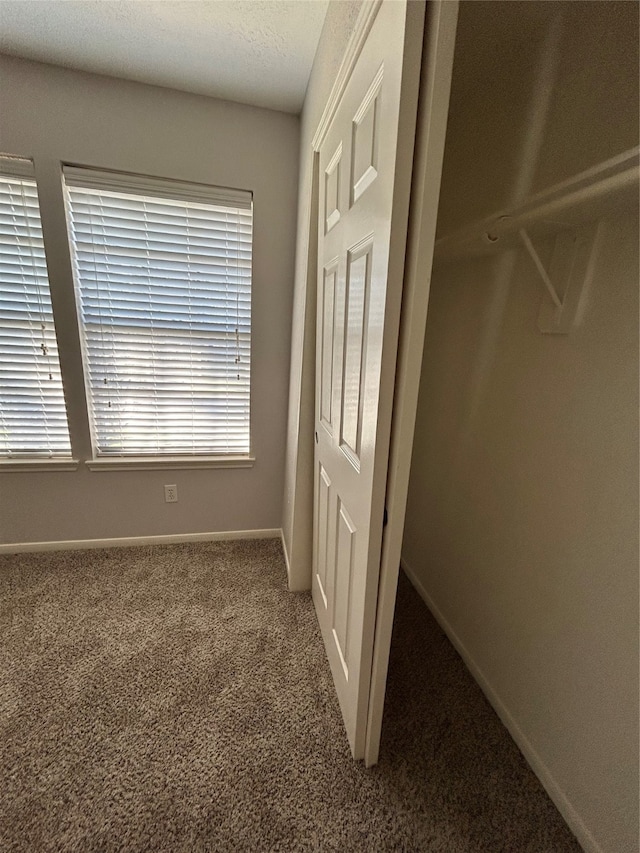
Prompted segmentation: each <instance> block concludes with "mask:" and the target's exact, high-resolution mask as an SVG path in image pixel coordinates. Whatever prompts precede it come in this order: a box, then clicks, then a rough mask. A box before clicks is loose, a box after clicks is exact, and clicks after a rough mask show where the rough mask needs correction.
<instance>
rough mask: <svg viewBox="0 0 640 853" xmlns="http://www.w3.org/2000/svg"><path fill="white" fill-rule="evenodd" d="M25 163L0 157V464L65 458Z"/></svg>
mask: <svg viewBox="0 0 640 853" xmlns="http://www.w3.org/2000/svg"><path fill="white" fill-rule="evenodd" d="M70 456H71V444H70V441H69V428H68V425H67V413H66V408H65V401H64V394H63V390H62V379H61V376H60V363H59V361H58V346H57V342H56V333H55V329H54V325H53V313H52V309H51V296H50V293H49V279H48V277H47V265H46V261H45V254H44V245H43V241H42V226H41V224H40V209H39V207H38V191H37V188H36V183H35V180H34V177H33V163H31V161H29V160H20V159H17V158H12V157H0V457H2V458H3V459H5V460H6V459H20V458H23V457H25V458H30V457H67V458H68V457H70Z"/></svg>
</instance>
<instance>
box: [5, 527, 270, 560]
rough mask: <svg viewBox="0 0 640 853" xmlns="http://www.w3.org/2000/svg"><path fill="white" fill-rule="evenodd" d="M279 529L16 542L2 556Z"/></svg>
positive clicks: (266, 535)
mask: <svg viewBox="0 0 640 853" xmlns="http://www.w3.org/2000/svg"><path fill="white" fill-rule="evenodd" d="M281 535H282V531H281V530H280V528H279V527H269V528H266V529H264V530H225V531H220V532H216V533H175V534H169V535H167V536H130V537H122V538H119V539H68V540H66V541H60V542H14V543H10V544H8V545H0V554H23V553H27V552H30V551H81V550H85V549H90V548H128V547H136V546H138V545H176V544H178V543H180V542H218V541H221V540H231V539H277V538H278V537H279V536H281Z"/></svg>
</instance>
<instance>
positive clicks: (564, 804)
mask: <svg viewBox="0 0 640 853" xmlns="http://www.w3.org/2000/svg"><path fill="white" fill-rule="evenodd" d="M400 565H401V566H402V568H403V570H404V572H405V574H406V575H407V577H408V578H409V580H410V581H411V583H412V584H413V586H414V587H415V589H416V591H417V592H418V594H419V595H420V597H421V598H422V600H423V601H424V603H425V604H426V605H427V607H428V608H429V610H430V611H431V613H432V614H433V616H434V618H435V620H436V622H437V623H438V624H439V625H440V627H441V628H442V630H443V631H444V632H445V634H446V635H447V637H448V638H449V640H450V641H451V643H452V645H453V646H454V647H455V649H456V651H457V652H458V654H459V655H460V657H461V658H462V660H463V661H464V662H465V664H466V666H467V669H468V670H469V671H470V673H471V674H472V675H473V677H474V678H475V680H476V681H477V682H478V684H479V685H480V687H481V689H482V691H483V693H484V694H485V696H486V697H487V699H488V700H489V702H490V703H491V705H492V706H493V709H494V711H495V712H496V714H497V715H498V716H499V717H500V719H501V720H502V722H503V723H504V725H505V727H506V728H507V730H508V731H509V734H510V735H511V737H512V738H513V739H514V741H515V742H516V744H517V745H518V747H519V749H520V752H521V753H522V754H523V755H524V757H525V758H526V760H527V762H528V764H529V766H530V767H531V769H532V770H533V772H534V773H535V774H536V776H537V777H538V779H539V780H540V782H541V783H542V785H543V786H544V789H545V790H546V792H547V794H549V797H550V798H551V799H552V800H553V802H554V803H555V805H556V808H557V809H558V811H559V812H560V814H561V815H562V817H563V818H564V819H565V821H566V822H567V824H568V825H569V827H570V828H571V831H572V832H573V834H574V835H575V836H576V838H577V839H578V842H579V843H580V845H581V846H582V848H583V849H584V850H585V851H586V853H603V850H602V848H601V847H600V845H599V844H598V843H597V842H596V840H595V838H594V837H593V835H592V834H591V832H589V830H588V829H587V827H586V826H585V824H584V821H583V820H582V818H581V817H580V815H579V814H578V812H577V811H576V810H575V809H574V807H573V806H572V805H571V803H570V801H569V800H568V798H567V796H566V795H565V794H564V792H563V791H562V789H561V788H560V786H559V785H558V783H557V782H556V780H555V779H554V777H553V775H552V774H551V771H550V770H549V769H548V767H547V766H546V764H545V763H544V761H543V760H542V758H540V756H539V755H538V753H537V752H536V750H535V748H534V747H533V746H532V744H531V742H530V741H529V739H528V738H527V736H526V735H525V734H524V732H523V731H522V729H521V728H520V726H519V725H518V724H517V723H516V721H515V720H514V718H513V717H512V715H511V712H510V711H509V709H508V708H507V706H506V705H505V704H504V703H503V702H502V700H501V699H500V696H499V695H498V693H497V692H496V691H495V690H494V688H493V687H492V686H491V684H490V682H489V681H488V680H487V678H486V676H485V674H484V673H483V671H482V670H481V669H480V667H479V666H478V664H477V663H476V662H475V660H474V659H473V657H472V656H471V655H470V654H469V652H468V651H467V649H466V647H465V646H464V644H463V643H462V641H461V640H460V638H459V637H458V635H457V634H456V632H455V631H454V629H453V627H452V626H451V624H450V623H449V621H448V620H447V618H446V617H445V616H444V614H443V613H442V611H441V610H440V609H439V607H438V605H437V604H436V603H435V602H434V600H433V599H432V598H431V596H430V595H429V593H428V592H427V590H426V589H425V588H424V586H423V585H422V582H421V581H420V579H419V578H418V576H417V574H416V573H415V572H414V571H413V570H412V569H411V568H410V567H409V566H408V565H407V561H406V560H405V559H404V557H403V558H402V559H401V560H400Z"/></svg>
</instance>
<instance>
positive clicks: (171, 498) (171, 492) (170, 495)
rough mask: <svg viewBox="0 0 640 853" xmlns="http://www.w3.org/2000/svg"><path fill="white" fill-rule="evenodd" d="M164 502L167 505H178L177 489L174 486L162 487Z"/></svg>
mask: <svg viewBox="0 0 640 853" xmlns="http://www.w3.org/2000/svg"><path fill="white" fill-rule="evenodd" d="M164 502H165V503H167V504H177V503H178V487H177V486H176V485H173V486H165V487H164Z"/></svg>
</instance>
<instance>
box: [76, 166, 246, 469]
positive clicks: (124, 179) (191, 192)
mask: <svg viewBox="0 0 640 853" xmlns="http://www.w3.org/2000/svg"><path fill="white" fill-rule="evenodd" d="M61 181H62V190H63V198H64V214H65V226H66V232H67V238H68V248H69V253H70V259H71V266H72V270H73V289H74V300H75V306H76V314H77V322H78V330H79V333H80V346H81V353H82V368H83V375H84V382H85V395H86V410H85V416H86V420H87V423H88V426H89V432H90V438H91V457H90V458H89V459H86V460H85V461H84V464H85V466H86V467H87V468H88V469H89V470H91V471H96V472H101V471H102V472H105V471H115V470H122V469H128V470H138V471H141V470H179V469H185V470H186V469H200V468H251V467H253V465H254V463H255V456H254V454H253V388H252V386H253V377H254V371H253V284H254V274H253V257H254V234H255V221H254V209H253V192H252V191H249V190H234V189H229V188H223V187H216V186H213V185H208V184H201V183H194V182H184V181H179V180H175V179H171V178H159V177H152V176H149V175H139V174H133V173H128V172H121V171H116V170H106V169H97V168H93V167H85V166H81V165H78V164H72V163H62V164H61ZM68 182H70V183H71V185H73V183H76V182H77V185H79V186H81V187H84V188H89V189H104V190H105V191H109V190H112V191H114V192H118V190H119V189H120V190H121V191H122V192H124V193H132V194H136V193H139V194H141V195H148V196H153V197H157V198H159V199H181V200H187V201H189V200H191V201H195V202H201V203H209V204H223V205H224V204H227V205H232V206H238V207H244V208H246V209H249V210H251V214H252V218H251V289H250V305H251V316H250V326H249V328H250V348H249V352H250V375H249V384H248V392H249V417H248V430H249V449H248V451H247V453H246V454H245V453H243V454H233V453H220V454H206V453H194V454H189V453H185V454H180V453H173V454H172V453H170V452H168V453H166V454H149V455H137V456H136V455H133V454H115V453H114V454H100V453H99V452H98V451H97V440H96V436H95V433H94V423H93V417H92V416H91V412H90V409H89V407H90V405H92V402H91V401H92V399H93V398H92V396H91V384H90V375H89V369H88V365H89V359H88V352H87V345H86V339H85V330H84V325H83V319H82V314H81V303H80V299H81V297H80V284H79V281H78V276H77V268H76V260H75V246H74V240H73V234H72V228H71V209H70V199H69V194H68Z"/></svg>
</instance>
